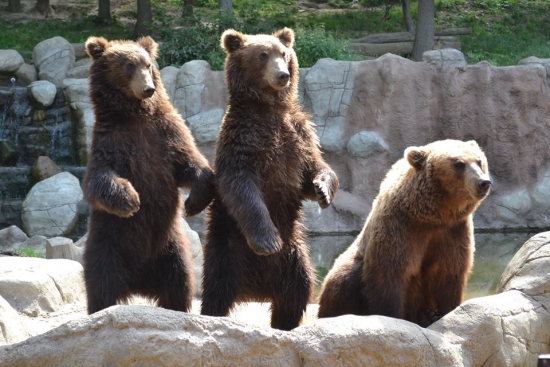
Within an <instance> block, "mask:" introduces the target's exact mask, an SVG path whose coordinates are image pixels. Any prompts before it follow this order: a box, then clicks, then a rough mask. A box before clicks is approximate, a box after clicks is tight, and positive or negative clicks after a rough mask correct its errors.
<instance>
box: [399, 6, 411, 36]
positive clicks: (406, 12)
mask: <svg viewBox="0 0 550 367" xmlns="http://www.w3.org/2000/svg"><path fill="white" fill-rule="evenodd" d="M401 4H402V7H403V17H404V18H405V28H406V29H407V32H413V31H414V22H413V18H412V15H411V3H410V0H402V1H401Z"/></svg>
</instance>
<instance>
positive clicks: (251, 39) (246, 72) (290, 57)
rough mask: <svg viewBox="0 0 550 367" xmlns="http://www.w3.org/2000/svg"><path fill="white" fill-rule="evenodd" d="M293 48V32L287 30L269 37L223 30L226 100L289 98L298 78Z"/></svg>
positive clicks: (295, 91) (292, 93) (274, 99)
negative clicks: (227, 91)
mask: <svg viewBox="0 0 550 367" xmlns="http://www.w3.org/2000/svg"><path fill="white" fill-rule="evenodd" d="M293 45H294V31H293V30H292V29H290V28H283V29H281V30H279V31H277V32H275V33H274V34H273V35H263V34H260V35H246V34H242V33H240V32H237V31H235V30H233V29H229V30H226V31H225V32H224V33H223V34H222V37H221V46H222V48H223V49H224V50H225V52H226V53H227V57H226V59H225V76H226V81H227V86H228V89H229V94H230V96H231V97H233V98H241V97H242V98H247V99H250V98H251V99H254V100H260V101H263V100H267V101H270V100H271V101H277V100H281V101H282V100H284V99H287V98H293V97H294V96H295V95H296V93H297V88H298V77H299V75H298V60H297V58H296V53H295V52H294V50H293V48H292V47H293Z"/></svg>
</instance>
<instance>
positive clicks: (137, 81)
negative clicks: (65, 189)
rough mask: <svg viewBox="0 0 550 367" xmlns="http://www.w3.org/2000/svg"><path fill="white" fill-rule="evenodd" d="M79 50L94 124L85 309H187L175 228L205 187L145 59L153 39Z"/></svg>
mask: <svg viewBox="0 0 550 367" xmlns="http://www.w3.org/2000/svg"><path fill="white" fill-rule="evenodd" d="M86 51H87V52H88V54H89V55H90V57H91V58H92V60H93V63H92V65H91V67H90V70H89V77H88V78H89V84H90V97H91V100H92V103H93V107H94V114H95V124H94V128H93V133H92V146H91V149H90V152H89V159H88V165H87V167H86V174H85V177H84V184H83V186H84V193H85V198H86V200H87V201H88V203H89V204H90V207H91V212H90V218H89V228H88V240H87V242H86V248H85V251H84V279H85V283H86V291H87V293H88V312H89V313H93V312H96V311H99V310H101V309H103V308H106V307H109V306H111V305H114V304H116V303H117V302H121V301H122V302H124V301H125V300H126V299H127V298H128V297H129V296H130V295H131V294H140V295H143V296H147V297H150V298H152V299H154V300H156V301H157V302H158V304H159V306H161V307H164V308H169V309H173V310H179V311H189V309H190V308H191V300H192V296H193V276H192V275H193V272H192V263H191V260H190V256H189V249H188V243H187V239H186V237H185V236H184V234H183V233H182V228H181V222H180V221H181V215H182V213H181V206H182V198H181V194H180V191H179V189H178V188H179V187H185V188H190V189H191V191H190V193H189V197H188V199H187V200H186V201H185V211H186V214H187V215H195V214H197V213H199V212H200V211H202V210H203V209H204V208H206V206H207V205H208V204H209V203H210V201H211V200H212V198H213V197H214V193H215V186H214V179H213V173H212V170H211V169H210V166H209V165H208V161H207V160H206V159H205V158H204V157H203V155H202V154H201V153H200V152H199V151H198V149H197V147H196V146H195V141H194V139H193V137H192V135H191V133H190V131H189V129H188V128H187V126H186V125H185V123H184V121H183V119H182V118H181V116H180V115H179V114H178V113H177V111H176V109H175V108H174V107H173V106H172V104H171V103H170V101H169V100H168V96H167V94H166V91H165V90H164V87H163V85H162V81H161V79H160V73H159V71H158V70H157V68H156V67H155V65H154V60H155V57H156V53H157V44H156V43H155V42H154V41H153V39H152V38H150V37H146V38H142V39H140V40H139V41H137V42H132V41H112V42H108V41H107V40H106V39H104V38H98V37H91V38H89V39H88V41H87V42H86Z"/></svg>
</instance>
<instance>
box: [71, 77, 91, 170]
mask: <svg viewBox="0 0 550 367" xmlns="http://www.w3.org/2000/svg"><path fill="white" fill-rule="evenodd" d="M88 90H89V88H88V80H87V79H65V80H63V91H64V93H65V95H66V96H67V100H68V101H69V103H70V106H71V111H72V112H73V116H74V118H75V119H76V124H75V125H76V131H77V134H76V147H75V149H76V150H77V154H78V159H79V161H80V162H81V163H83V164H85V163H86V161H87V159H88V150H89V148H90V145H91V144H92V129H93V126H94V121H95V117H94V110H93V105H92V102H91V101H90V98H89V96H88Z"/></svg>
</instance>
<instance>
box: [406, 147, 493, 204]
mask: <svg viewBox="0 0 550 367" xmlns="http://www.w3.org/2000/svg"><path fill="white" fill-rule="evenodd" d="M405 158H406V159H407V161H408V162H409V164H410V165H411V166H412V167H413V168H414V170H415V171H416V172H417V173H418V174H420V175H421V176H422V177H423V178H425V182H430V183H433V184H434V185H436V186H437V192H438V194H439V195H441V196H442V197H446V198H448V199H451V200H450V201H451V202H453V203H454V204H456V205H458V206H461V205H459V204H457V203H460V204H465V205H466V204H470V203H480V202H481V201H482V200H483V199H484V198H485V197H486V196H487V195H488V194H489V189H490V187H491V179H490V177H489V168H488V166H487V158H486V157H485V154H484V153H483V151H482V150H481V148H480V147H479V145H478V144H477V142H475V141H474V140H470V141H468V142H463V141H459V140H451V139H448V140H440V141H436V142H433V143H431V144H428V145H425V146H423V147H409V148H407V149H406V150H405Z"/></svg>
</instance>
